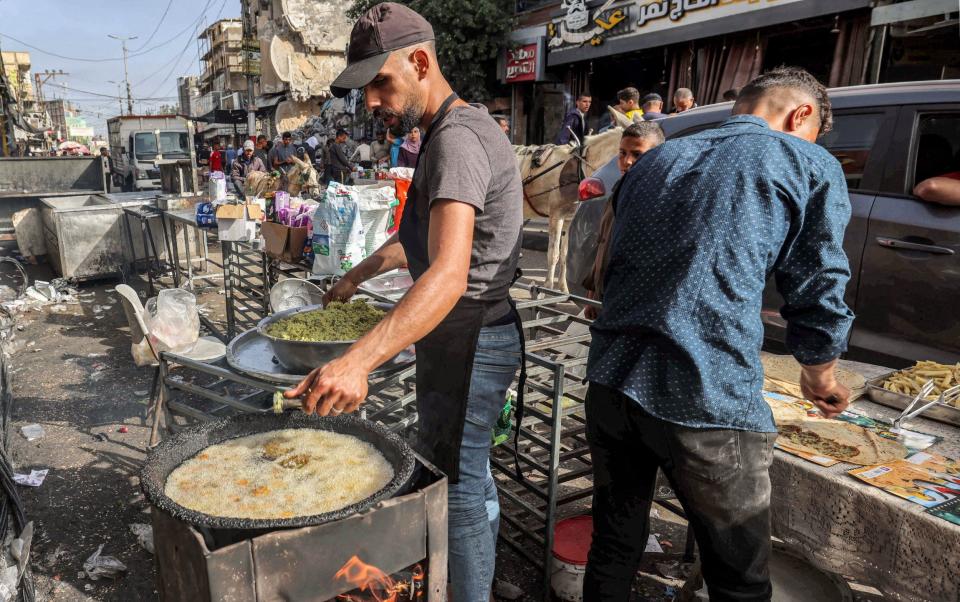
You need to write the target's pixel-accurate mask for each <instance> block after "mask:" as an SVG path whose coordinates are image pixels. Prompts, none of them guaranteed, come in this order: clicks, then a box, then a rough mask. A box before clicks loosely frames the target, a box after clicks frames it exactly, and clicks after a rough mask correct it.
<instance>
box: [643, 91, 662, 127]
mask: <svg viewBox="0 0 960 602" xmlns="http://www.w3.org/2000/svg"><path fill="white" fill-rule="evenodd" d="M666 117H667V115H666V114H665V113H663V97H662V96H660V95H659V94H657V93H656V92H651V93H650V94H647V95H646V96H644V97H643V120H644V121H656V120H657V119H664V118H666Z"/></svg>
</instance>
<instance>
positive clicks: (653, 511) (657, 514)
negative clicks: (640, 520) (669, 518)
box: [650, 508, 660, 518]
mask: <svg viewBox="0 0 960 602" xmlns="http://www.w3.org/2000/svg"><path fill="white" fill-rule="evenodd" d="M650 518H660V511H659V510H657V509H656V508H651V509H650Z"/></svg>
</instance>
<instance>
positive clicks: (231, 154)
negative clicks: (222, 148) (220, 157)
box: [224, 143, 237, 165]
mask: <svg viewBox="0 0 960 602" xmlns="http://www.w3.org/2000/svg"><path fill="white" fill-rule="evenodd" d="M224 154H225V155H226V158H227V165H233V162H234V161H236V160H237V151H236V150H235V149H234V148H233V144H229V143H228V144H227V151H226V153H224Z"/></svg>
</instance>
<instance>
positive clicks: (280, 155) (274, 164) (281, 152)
mask: <svg viewBox="0 0 960 602" xmlns="http://www.w3.org/2000/svg"><path fill="white" fill-rule="evenodd" d="M296 153H297V148H296V147H295V146H294V145H293V134H292V133H290V132H284V133H283V135H282V136H280V144H277V145H274V147H273V148H272V149H270V153H269V154H268V155H267V159H269V161H268V163H269V164H270V168H271V169H279V170H280V171H282V172H283V173H287V172H288V171H289V170H290V168H291V167H293V157H295V156H296Z"/></svg>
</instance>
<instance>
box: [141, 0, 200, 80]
mask: <svg viewBox="0 0 960 602" xmlns="http://www.w3.org/2000/svg"><path fill="white" fill-rule="evenodd" d="M212 1H213V0H207V3H206V4H205V5H204V7H203V10H202V11H201V14H200V17H198V18H197V19H196V20H194V21H193V23H191V25H193V26H194V29H193V35H191V36H190V40H193V39H194V38H195V37H196V33H197V29H198V27H199V23H200V22H201V21H202V19H203V18H204V17H205V16H206V13H207V10H208V9H209V6H210V3H211V2H212ZM189 44H190V41H188V42H187V45H188V46H189ZM182 56H183V54H182V53H181V54H178V55H176V56H174V57H173V58H171V59H170V60H169V61H167V62H166V63H164V64H163V65H161V66H159V67H157V68H156V69H154V70H153V72H151V73H150V74H149V75H147V76H146V77H145V78H143V79H141V80H140V81H138V82H136V83H134V84H133V86H134V87H137V86H139V85H140V84H142V83H144V82H146V81H148V80H151V79H153V78H154V77H156V76H157V74H159V73H160V72H161V71H163V70H164V69H166V68H167V67H168V66H170V65H171V64H172V63H174V62H179V61H180V59H181V58H182Z"/></svg>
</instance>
